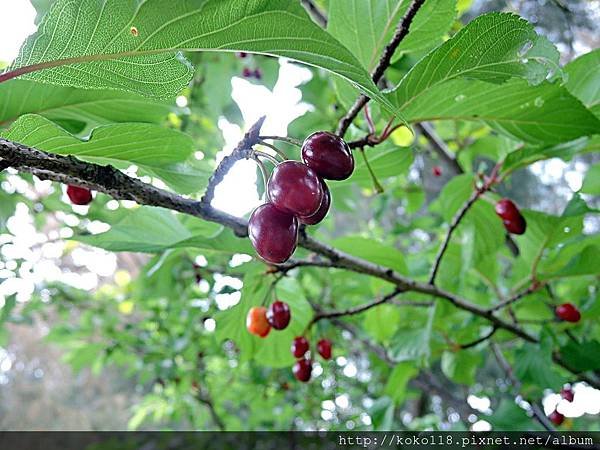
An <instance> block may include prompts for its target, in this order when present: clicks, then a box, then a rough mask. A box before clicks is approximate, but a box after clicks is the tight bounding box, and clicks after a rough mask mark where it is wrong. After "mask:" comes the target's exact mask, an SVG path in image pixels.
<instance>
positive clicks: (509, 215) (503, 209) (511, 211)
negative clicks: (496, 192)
mask: <svg viewBox="0 0 600 450" xmlns="http://www.w3.org/2000/svg"><path fill="white" fill-rule="evenodd" d="M496 214H498V215H499V216H500V217H501V218H502V219H504V220H515V219H517V218H519V217H520V216H521V213H520V212H519V208H517V205H515V204H514V203H513V202H512V201H511V200H509V199H507V198H503V199H502V200H500V201H498V203H496Z"/></svg>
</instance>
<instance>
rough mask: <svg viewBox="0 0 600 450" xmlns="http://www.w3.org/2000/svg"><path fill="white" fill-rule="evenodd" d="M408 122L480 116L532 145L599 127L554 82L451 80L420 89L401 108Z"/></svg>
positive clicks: (587, 133) (583, 109)
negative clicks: (414, 98) (419, 94)
mask: <svg viewBox="0 0 600 450" xmlns="http://www.w3.org/2000/svg"><path fill="white" fill-rule="evenodd" d="M403 112H404V115H405V117H406V118H407V120H409V121H411V122H422V121H426V120H441V119H458V120H482V121H485V122H486V123H488V124H489V125H490V126H492V127H493V128H495V129H497V130H499V131H501V132H503V133H505V134H507V135H509V136H513V137H515V138H517V139H519V140H522V141H525V142H528V143H532V144H536V145H539V144H556V143H559V142H566V141H570V140H572V139H576V138H578V137H581V136H586V135H590V134H593V133H596V132H599V131H600V120H598V118H596V117H595V116H594V115H593V114H592V113H590V111H589V110H588V109H586V108H585V106H583V105H582V104H581V102H580V101H579V100H578V99H577V98H575V97H573V96H572V95H571V94H570V93H569V92H568V91H567V90H566V89H565V88H564V87H563V86H561V85H559V84H558V83H549V82H544V83H542V84H540V85H539V86H530V85H529V84H528V83H527V81H525V80H518V79H515V80H511V81H509V82H506V83H504V84H493V83H488V82H485V81H475V80H462V79H456V80H452V81H449V82H447V83H443V84H440V85H437V86H434V87H432V88H430V89H428V90H427V91H425V92H424V93H423V94H422V95H421V96H420V97H419V99H418V101H416V102H413V103H410V104H408V105H407V107H406V108H405V109H404V110H403Z"/></svg>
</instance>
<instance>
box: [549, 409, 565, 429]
mask: <svg viewBox="0 0 600 450" xmlns="http://www.w3.org/2000/svg"><path fill="white" fill-rule="evenodd" d="M548 419H550V421H551V422H552V423H553V424H554V425H556V426H559V425H562V423H563V422H564V421H565V416H563V415H562V414H561V413H559V412H558V411H557V410H556V409H555V410H554V411H552V413H551V414H550V415H549V416H548Z"/></svg>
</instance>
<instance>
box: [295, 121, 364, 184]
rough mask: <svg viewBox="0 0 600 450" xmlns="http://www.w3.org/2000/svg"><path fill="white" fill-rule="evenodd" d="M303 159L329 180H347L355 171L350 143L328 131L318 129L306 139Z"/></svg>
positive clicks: (303, 147)
mask: <svg viewBox="0 0 600 450" xmlns="http://www.w3.org/2000/svg"><path fill="white" fill-rule="evenodd" d="M302 161H304V163H305V164H306V165H307V166H309V167H310V168H311V169H313V170H314V171H315V172H317V174H319V176H321V177H323V178H325V179H327V180H345V179H346V178H348V177H349V176H350V175H352V172H353V171H354V157H353V156H352V151H351V150H350V147H348V144H346V142H345V141H344V140H343V139H342V138H340V137H339V136H336V135H335V134H333V133H329V132H327V131H317V132H316V133H313V134H311V135H310V136H308V137H307V138H306V139H305V140H304V143H303V144H302Z"/></svg>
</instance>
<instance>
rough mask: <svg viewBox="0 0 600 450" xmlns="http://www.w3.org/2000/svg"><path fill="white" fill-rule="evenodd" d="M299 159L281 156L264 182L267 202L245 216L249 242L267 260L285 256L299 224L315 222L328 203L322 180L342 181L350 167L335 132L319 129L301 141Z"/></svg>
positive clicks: (345, 148) (346, 150)
mask: <svg viewBox="0 0 600 450" xmlns="http://www.w3.org/2000/svg"><path fill="white" fill-rule="evenodd" d="M301 152H302V161H303V162H300V161H284V162H282V163H280V164H278V165H277V167H275V169H274V170H273V173H272V174H271V177H270V178H269V181H268V183H267V198H268V199H269V201H268V203H265V204H264V205H261V206H259V207H258V208H256V209H255V210H254V212H253V213H252V215H251V217H250V220H249V221H248V234H249V236H250V241H251V242H252V245H253V246H254V248H255V250H256V252H257V253H258V255H259V256H260V257H261V258H262V259H263V260H265V261H266V262H268V263H270V264H281V263H284V262H285V261H287V260H288V259H289V258H290V257H291V256H292V254H293V253H294V251H295V250H296V245H297V244H298V227H299V224H305V225H315V224H317V223H319V222H321V221H322V220H323V219H324V218H325V216H326V215H327V212H328V211H329V207H330V206H331V194H330V192H329V188H328V187H327V185H326V184H325V182H324V181H323V180H324V179H326V180H345V179H346V178H348V177H349V176H350V175H351V174H352V172H353V171H354V157H353V156H352V152H351V150H350V148H349V147H348V144H346V142H344V140H343V139H341V138H340V137H339V136H336V135H335V134H332V133H328V132H326V131H319V132H317V133H314V134H311V135H310V136H309V137H307V138H306V140H305V141H304V143H303V144H302V151H301Z"/></svg>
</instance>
